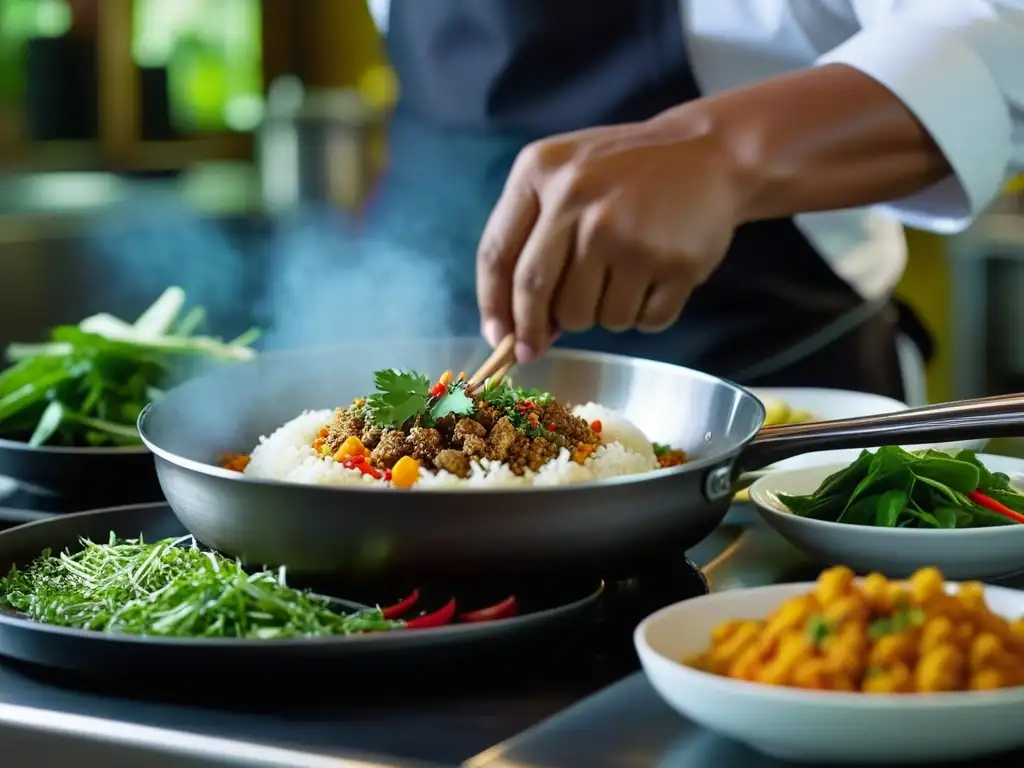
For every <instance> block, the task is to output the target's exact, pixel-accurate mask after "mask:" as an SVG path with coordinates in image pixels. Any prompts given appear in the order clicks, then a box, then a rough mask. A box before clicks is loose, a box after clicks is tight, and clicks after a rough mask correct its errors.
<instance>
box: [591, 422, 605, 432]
mask: <svg viewBox="0 0 1024 768" xmlns="http://www.w3.org/2000/svg"><path fill="white" fill-rule="evenodd" d="M603 428H604V424H602V423H601V420H600V419H594V420H593V421H592V422H590V430H591V431H592V432H600V431H601V430H602V429H603Z"/></svg>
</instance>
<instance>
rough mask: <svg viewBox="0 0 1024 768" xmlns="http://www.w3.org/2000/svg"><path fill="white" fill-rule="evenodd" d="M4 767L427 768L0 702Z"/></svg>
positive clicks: (403, 762)
mask: <svg viewBox="0 0 1024 768" xmlns="http://www.w3.org/2000/svg"><path fill="white" fill-rule="evenodd" d="M0 744H3V752H4V755H3V759H2V762H3V766H4V768H41V766H57V765H75V766H83V767H85V768H88V767H90V766H104V768H121V767H122V766H123V768H130V767H132V768H133V767H134V766H142V765H144V766H146V768H171V767H172V766H174V767H175V768H226V767H227V766H238V767H239V768H241V766H247V767H249V768H417V767H418V768H428V766H427V765H426V764H425V763H420V762H417V763H411V762H406V761H400V762H399V761H395V760H393V759H390V758H381V757H368V756H367V757H356V756H351V757H345V756H340V755H329V754H316V753H313V752H302V751H298V750H294V749H283V748H280V747H273V746H269V745H264V744H255V743H252V742H243V741H233V740H230V739H219V738H212V737H210V736H200V735H197V734H194V733H187V732H184V731H174V730H167V729H163V728H152V727H149V726H143V725H134V724H131V723H124V722H116V721H112V720H103V719H100V718H96V717H84V716H82V715H72V714H68V713H65V712H51V711H48V710H44V709H34V708H30V707H19V706H12V705H10V704H0Z"/></svg>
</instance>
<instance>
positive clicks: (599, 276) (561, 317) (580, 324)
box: [552, 251, 608, 331]
mask: <svg viewBox="0 0 1024 768" xmlns="http://www.w3.org/2000/svg"><path fill="white" fill-rule="evenodd" d="M607 282H608V270H607V269H606V268H605V266H604V264H603V263H597V264H595V263H592V262H591V261H590V260H588V259H586V258H581V257H580V256H579V255H578V251H577V252H576V253H574V254H573V255H572V257H571V258H570V259H569V264H568V266H567V267H566V270H565V273H564V276H563V278H562V283H561V285H559V286H558V290H557V291H556V293H555V299H554V309H553V310H552V317H553V318H554V320H555V322H556V323H557V324H558V327H559V328H561V329H562V330H566V331H585V330H587V329H588V328H593V327H594V326H595V325H597V311H598V307H599V306H600V304H601V296H602V294H603V293H604V290H605V285H607Z"/></svg>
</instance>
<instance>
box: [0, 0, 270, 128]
mask: <svg viewBox="0 0 1024 768" xmlns="http://www.w3.org/2000/svg"><path fill="white" fill-rule="evenodd" d="M4 2H9V0H4ZM134 2H135V5H134V8H135V14H134V26H135V28H134V34H133V41H132V48H133V50H132V54H133V57H134V59H135V62H136V63H137V64H138V65H139V66H141V67H165V68H166V69H167V76H168V88H169V92H170V100H171V117H172V120H173V121H174V124H175V128H177V129H178V130H179V131H182V132H183V133H209V132H215V131H224V130H236V131H247V130H250V129H252V128H254V127H255V126H256V124H257V123H258V122H259V120H260V118H261V117H262V114H263V83H262V75H261V58H262V51H261V30H260V3H259V0H216V2H210V0H134Z"/></svg>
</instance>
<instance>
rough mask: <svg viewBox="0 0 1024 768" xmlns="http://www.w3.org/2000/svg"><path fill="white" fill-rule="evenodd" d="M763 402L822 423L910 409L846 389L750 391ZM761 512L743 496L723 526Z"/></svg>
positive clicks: (813, 461) (977, 447)
mask: <svg viewBox="0 0 1024 768" xmlns="http://www.w3.org/2000/svg"><path fill="white" fill-rule="evenodd" d="M750 391H751V392H752V393H753V394H754V395H755V396H756V397H758V398H760V399H761V400H762V401H766V402H767V401H775V402H783V403H786V404H787V405H789V406H790V408H793V409H795V410H800V411H808V412H809V413H812V414H814V416H815V417H816V418H817V419H818V420H820V421H830V420H833V419H852V418H855V417H857V416H874V415H875V414H879V413H894V412H896V411H905V410H907V406H906V404H905V403H901V402H900V401H899V400H893V399H892V398H890V397H881V396H880V395H868V394H864V393H863V392H851V391H848V390H843V389H815V388H813V387H778V388H776V387H760V388H754V389H751V390H750ZM987 444H988V441H987V440H969V441H962V442H956V443H942V444H939V445H935V446H927V445H916V446H907V447H908V448H909V449H910V450H917V449H920V448H929V447H936V448H945V449H946V450H956V449H960V448H969V449H970V450H972V451H981V450H983V449H984V448H985V446H986V445H987ZM858 454H860V451H859V450H858V449H851V450H840V451H819V452H817V453H805V454H803V455H801V456H794V457H793V458H791V459H786V460H785V461H780V462H779V463H777V464H773V465H772V466H771V467H769V468H768V469H769V470H776V469H798V468H801V467H818V466H823V465H826V464H829V465H831V464H843V463H847V464H849V463H850V462H852V461H853V460H854V459H856V458H857V456H858ZM759 520H760V518H758V515H757V510H756V508H755V506H754V504H753V503H752V502H751V501H750V499H749V498H747V497H741V498H739V499H737V500H736V501H734V502H733V505H732V506H731V507H730V509H729V512H728V513H727V514H726V516H725V519H724V520H723V521H722V523H723V525H743V526H747V525H752V524H754V523H756V522H759Z"/></svg>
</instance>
